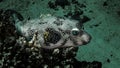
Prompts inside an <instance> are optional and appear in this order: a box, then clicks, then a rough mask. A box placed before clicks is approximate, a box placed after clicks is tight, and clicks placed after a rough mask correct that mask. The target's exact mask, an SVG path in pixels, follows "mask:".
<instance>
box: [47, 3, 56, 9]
mask: <svg viewBox="0 0 120 68" xmlns="http://www.w3.org/2000/svg"><path fill="white" fill-rule="evenodd" d="M48 6H49V7H50V8H52V9H55V8H56V5H55V3H54V2H52V1H49V2H48Z"/></svg>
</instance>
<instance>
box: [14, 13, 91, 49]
mask: <svg viewBox="0 0 120 68" xmlns="http://www.w3.org/2000/svg"><path fill="white" fill-rule="evenodd" d="M79 24H80V23H79V21H77V20H72V19H67V18H62V17H55V16H51V15H49V16H47V15H46V16H43V17H40V18H38V19H33V20H26V21H20V22H17V23H16V24H15V26H16V29H17V31H18V32H19V33H20V34H21V35H22V36H23V37H25V38H26V39H27V40H28V41H29V43H31V44H32V45H34V46H37V47H41V48H45V49H55V48H65V47H77V46H80V45H85V44H87V43H89V42H90V40H91V36H90V34H88V33H87V32H85V31H84V30H82V29H80V26H79Z"/></svg>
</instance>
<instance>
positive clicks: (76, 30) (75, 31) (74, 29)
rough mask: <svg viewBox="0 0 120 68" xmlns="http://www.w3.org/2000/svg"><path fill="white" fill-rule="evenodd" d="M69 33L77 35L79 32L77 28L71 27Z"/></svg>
mask: <svg viewBox="0 0 120 68" xmlns="http://www.w3.org/2000/svg"><path fill="white" fill-rule="evenodd" d="M71 34H72V35H75V36H77V35H78V34H79V29H77V28H73V29H72V31H71Z"/></svg>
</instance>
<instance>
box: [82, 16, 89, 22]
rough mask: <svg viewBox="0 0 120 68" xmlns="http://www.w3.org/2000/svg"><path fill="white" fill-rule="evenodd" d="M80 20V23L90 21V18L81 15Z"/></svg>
mask: <svg viewBox="0 0 120 68" xmlns="http://www.w3.org/2000/svg"><path fill="white" fill-rule="evenodd" d="M80 21H81V23H85V22H87V21H90V18H88V17H87V16H83V17H82V18H81V20H80Z"/></svg>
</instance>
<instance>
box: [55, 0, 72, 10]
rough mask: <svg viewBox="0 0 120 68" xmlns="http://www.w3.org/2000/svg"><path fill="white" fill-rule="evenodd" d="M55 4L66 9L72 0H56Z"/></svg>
mask: <svg viewBox="0 0 120 68" xmlns="http://www.w3.org/2000/svg"><path fill="white" fill-rule="evenodd" d="M55 5H56V6H60V7H62V8H63V9H64V8H65V6H68V5H70V2H69V1H68V0H55Z"/></svg>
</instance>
